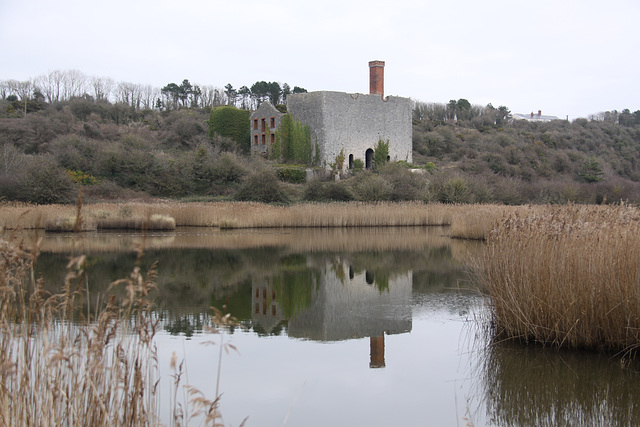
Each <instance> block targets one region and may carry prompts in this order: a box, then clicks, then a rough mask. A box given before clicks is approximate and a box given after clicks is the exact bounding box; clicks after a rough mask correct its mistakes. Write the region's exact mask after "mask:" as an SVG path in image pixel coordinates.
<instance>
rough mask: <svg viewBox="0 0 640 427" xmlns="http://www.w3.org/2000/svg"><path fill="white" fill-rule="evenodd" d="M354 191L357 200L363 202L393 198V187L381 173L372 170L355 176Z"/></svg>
mask: <svg viewBox="0 0 640 427" xmlns="http://www.w3.org/2000/svg"><path fill="white" fill-rule="evenodd" d="M353 179H354V182H353V187H352V188H353V192H354V194H355V196H356V199H357V200H360V201H363V202H381V201H388V200H391V194H392V193H393V187H392V186H391V184H390V183H389V182H388V181H387V180H385V179H384V178H383V177H381V176H380V175H375V174H373V173H371V172H370V171H366V172H363V173H361V174H358V175H357V176H356V177H354V178H353Z"/></svg>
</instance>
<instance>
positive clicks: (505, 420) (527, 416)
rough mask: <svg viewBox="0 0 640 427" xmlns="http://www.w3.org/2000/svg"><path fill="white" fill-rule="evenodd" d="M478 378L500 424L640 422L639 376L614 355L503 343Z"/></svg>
mask: <svg viewBox="0 0 640 427" xmlns="http://www.w3.org/2000/svg"><path fill="white" fill-rule="evenodd" d="M486 351H487V353H486V354H485V356H484V360H483V363H482V365H481V367H480V372H478V373H477V381H479V382H480V383H479V386H480V388H481V389H482V390H483V394H484V399H486V402H485V404H486V412H487V419H489V420H492V424H494V425H498V426H513V425H518V426H557V425H576V426H577V425H580V426H614V425H615V426H632V425H640V377H639V375H638V372H637V371H635V369H631V368H629V367H626V368H625V367H624V366H621V363H620V362H619V361H617V360H615V359H614V358H612V357H611V356H610V355H606V354H601V353H591V352H578V351H558V350H556V349H549V348H540V347H532V346H524V345H519V344H516V343H499V344H494V345H492V346H491V347H489V348H487V350H486Z"/></svg>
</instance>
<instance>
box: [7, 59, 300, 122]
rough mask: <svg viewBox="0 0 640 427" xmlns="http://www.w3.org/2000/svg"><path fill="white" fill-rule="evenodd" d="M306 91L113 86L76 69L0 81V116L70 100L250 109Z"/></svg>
mask: <svg viewBox="0 0 640 427" xmlns="http://www.w3.org/2000/svg"><path fill="white" fill-rule="evenodd" d="M300 92H306V90H305V89H304V88H301V87H298V86H294V87H293V88H291V87H290V86H289V85H288V84H287V83H284V84H283V85H282V86H280V83H278V82H265V81H258V82H256V83H254V84H253V85H251V86H250V87H247V86H242V87H240V89H237V90H236V89H234V88H233V86H232V85H231V84H230V83H229V84H227V85H226V86H225V87H224V88H218V87H214V86H208V85H200V84H195V83H193V84H192V83H191V82H189V80H188V79H184V80H183V81H182V82H181V83H168V84H167V85H165V86H164V87H162V88H157V87H153V86H151V85H145V84H138V83H131V82H115V81H114V80H113V79H111V78H108V77H100V76H87V75H86V74H84V73H82V72H80V71H77V70H66V71H61V70H55V71H52V72H49V73H48V74H42V75H39V76H36V77H34V78H30V79H28V80H24V81H20V80H13V79H10V80H0V116H19V115H20V114H21V115H23V116H24V115H26V114H27V113H30V112H35V111H39V110H42V109H43V108H45V106H46V105H52V104H56V103H59V102H69V101H71V100H74V99H84V100H85V101H89V102H95V103H98V104H101V103H102V104H104V103H107V104H108V103H110V104H119V105H121V106H127V107H130V108H133V109H134V110H136V111H142V110H158V111H167V110H176V109H180V108H214V107H217V106H220V105H233V106H236V107H238V108H242V109H247V110H251V109H255V108H257V107H258V106H259V105H260V103H261V102H263V101H264V100H265V99H269V100H270V101H271V103H272V104H273V105H277V104H281V103H284V102H286V97H287V95H289V94H291V93H300Z"/></svg>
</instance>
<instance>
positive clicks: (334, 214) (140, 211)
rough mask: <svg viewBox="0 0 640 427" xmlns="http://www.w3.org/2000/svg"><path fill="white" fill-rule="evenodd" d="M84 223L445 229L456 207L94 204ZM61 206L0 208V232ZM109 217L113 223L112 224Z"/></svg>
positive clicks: (50, 215) (53, 214)
mask: <svg viewBox="0 0 640 427" xmlns="http://www.w3.org/2000/svg"><path fill="white" fill-rule="evenodd" d="M83 210H84V215H85V217H86V218H87V221H95V222H96V224H97V227H98V228H104V227H105V224H108V223H109V222H110V221H113V222H118V220H116V219H120V220H119V221H120V222H119V225H121V226H127V225H129V223H128V222H127V218H150V217H152V216H153V215H156V214H158V215H163V216H166V217H170V218H173V219H174V220H175V225H176V226H192V227H219V226H222V227H230V228H256V227H377V226H422V225H449V224H450V223H451V218H452V215H453V212H455V210H456V207H455V206H451V205H440V204H424V203H420V202H407V203H358V202H351V203H324V204H299V205H292V206H273V205H265V204H261V203H245V202H223V203H178V202H166V203H126V204H106V203H100V204H94V205H87V206H85V207H84V208H83ZM74 212H75V208H74V207H73V206H66V205H38V206H36V205H8V204H5V205H0V227H3V228H5V229H15V228H19V227H22V228H41V227H42V226H43V224H45V223H55V222H56V221H59V218H70V217H72V216H73V215H74ZM114 218H115V219H114Z"/></svg>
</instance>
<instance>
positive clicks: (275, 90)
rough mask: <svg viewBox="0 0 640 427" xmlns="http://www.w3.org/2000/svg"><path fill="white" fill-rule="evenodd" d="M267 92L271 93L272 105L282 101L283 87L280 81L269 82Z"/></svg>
mask: <svg viewBox="0 0 640 427" xmlns="http://www.w3.org/2000/svg"><path fill="white" fill-rule="evenodd" d="M267 87H268V89H267V93H268V95H269V101H270V102H271V105H278V104H279V103H280V97H281V96H282V89H280V84H279V83H278V82H269V83H267Z"/></svg>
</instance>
